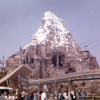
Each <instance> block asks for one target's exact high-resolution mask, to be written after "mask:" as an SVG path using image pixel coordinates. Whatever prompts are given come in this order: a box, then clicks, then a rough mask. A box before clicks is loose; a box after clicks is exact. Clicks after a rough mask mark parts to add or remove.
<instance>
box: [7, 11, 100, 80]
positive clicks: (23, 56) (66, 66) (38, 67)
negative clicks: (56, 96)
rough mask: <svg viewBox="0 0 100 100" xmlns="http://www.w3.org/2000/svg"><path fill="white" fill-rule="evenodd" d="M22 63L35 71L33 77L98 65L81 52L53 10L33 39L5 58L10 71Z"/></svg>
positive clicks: (45, 76) (87, 54)
mask: <svg viewBox="0 0 100 100" xmlns="http://www.w3.org/2000/svg"><path fill="white" fill-rule="evenodd" d="M19 55H20V56H19ZM19 62H20V65H21V64H25V65H26V66H27V67H29V68H30V69H31V70H32V73H30V78H31V79H38V78H48V77H54V76H59V75H60V76H61V75H65V74H68V73H72V72H80V71H87V70H92V69H98V68H99V65H98V64H97V60H96V57H94V56H92V55H91V54H90V52H89V51H82V50H81V48H80V46H79V45H78V43H77V42H76V41H75V40H74V39H73V37H72V35H71V33H70V32H69V31H68V30H67V28H66V26H65V24H64V22H63V21H62V20H61V19H60V18H57V17H56V15H54V14H53V13H52V12H50V11H48V12H45V14H44V18H42V21H41V25H40V27H39V29H38V30H37V32H36V33H35V34H34V35H33V37H32V40H31V42H30V43H29V44H28V45H26V46H25V47H24V48H23V49H21V50H20V51H18V52H17V53H16V54H13V55H12V56H10V57H9V58H8V59H7V60H6V70H7V71H8V73H9V72H11V71H12V70H14V69H15V68H17V67H18V66H19Z"/></svg>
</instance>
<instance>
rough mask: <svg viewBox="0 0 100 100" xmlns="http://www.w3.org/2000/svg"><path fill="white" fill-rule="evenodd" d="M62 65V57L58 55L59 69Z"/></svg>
mask: <svg viewBox="0 0 100 100" xmlns="http://www.w3.org/2000/svg"><path fill="white" fill-rule="evenodd" d="M63 64H64V57H63V56H61V55H59V67H62V66H63Z"/></svg>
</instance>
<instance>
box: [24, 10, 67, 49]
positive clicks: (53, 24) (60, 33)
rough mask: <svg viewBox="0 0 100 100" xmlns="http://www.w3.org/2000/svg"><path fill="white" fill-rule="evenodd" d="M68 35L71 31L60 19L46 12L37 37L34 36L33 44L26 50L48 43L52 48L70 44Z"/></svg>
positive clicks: (36, 34)
mask: <svg viewBox="0 0 100 100" xmlns="http://www.w3.org/2000/svg"><path fill="white" fill-rule="evenodd" d="M67 33H69V31H68V30H67V29H66V26H65V24H64V23H63V21H62V20H61V19H60V18H58V17H56V15H55V14H53V13H52V12H50V11H48V12H45V13H44V17H43V18H42V22H41V26H40V27H39V29H38V30H37V32H36V33H35V35H33V37H32V41H31V43H30V44H29V45H26V46H25V47H24V49H26V48H28V47H29V46H30V45H37V44H41V43H42V44H43V43H44V42H47V41H50V42H51V44H52V45H51V47H52V48H53V47H59V46H63V45H66V44H69V43H68V39H67Z"/></svg>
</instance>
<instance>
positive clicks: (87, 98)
mask: <svg viewBox="0 0 100 100" xmlns="http://www.w3.org/2000/svg"><path fill="white" fill-rule="evenodd" d="M77 100H100V96H85V97H84V96H79V97H78V99H77Z"/></svg>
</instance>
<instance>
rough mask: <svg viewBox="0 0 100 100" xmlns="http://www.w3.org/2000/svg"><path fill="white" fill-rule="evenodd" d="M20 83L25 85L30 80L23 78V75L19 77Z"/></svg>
mask: <svg viewBox="0 0 100 100" xmlns="http://www.w3.org/2000/svg"><path fill="white" fill-rule="evenodd" d="M18 81H19V82H24V83H29V79H28V78H26V77H23V76H21V75H18Z"/></svg>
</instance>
